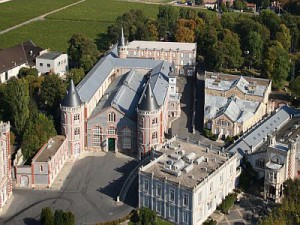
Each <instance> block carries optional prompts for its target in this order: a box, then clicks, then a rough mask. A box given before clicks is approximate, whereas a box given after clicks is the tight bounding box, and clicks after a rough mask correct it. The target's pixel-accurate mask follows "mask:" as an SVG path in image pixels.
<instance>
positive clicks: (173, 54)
mask: <svg viewBox="0 0 300 225" xmlns="http://www.w3.org/2000/svg"><path fill="white" fill-rule="evenodd" d="M122 34H123V33H122ZM122 41H123V42H122ZM121 43H122V47H121V48H122V50H123V51H121V52H122V54H121V55H120V57H121V56H122V57H123V56H125V55H126V57H128V58H150V59H155V60H165V61H167V62H169V63H171V64H172V63H173V64H174V67H175V70H176V73H177V74H180V75H187V76H193V75H194V72H195V66H196V50H197V44H196V43H183V42H160V41H131V42H129V43H128V44H126V45H125V41H124V39H123V40H122V39H121Z"/></svg>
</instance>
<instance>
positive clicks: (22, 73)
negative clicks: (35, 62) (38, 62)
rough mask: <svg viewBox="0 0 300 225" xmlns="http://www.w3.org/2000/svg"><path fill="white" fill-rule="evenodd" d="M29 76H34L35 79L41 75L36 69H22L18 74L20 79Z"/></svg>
mask: <svg viewBox="0 0 300 225" xmlns="http://www.w3.org/2000/svg"><path fill="white" fill-rule="evenodd" d="M28 75H32V76H34V77H38V75H39V72H38V70H37V69H36V68H26V67H22V68H21V69H20V70H19V74H18V77H19V78H22V77H26V76H28Z"/></svg>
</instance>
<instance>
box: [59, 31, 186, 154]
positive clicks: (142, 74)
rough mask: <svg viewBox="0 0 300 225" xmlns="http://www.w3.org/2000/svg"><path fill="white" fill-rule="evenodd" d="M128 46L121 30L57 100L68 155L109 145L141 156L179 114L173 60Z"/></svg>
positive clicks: (109, 148)
mask: <svg viewBox="0 0 300 225" xmlns="http://www.w3.org/2000/svg"><path fill="white" fill-rule="evenodd" d="M122 34H123V32H122ZM182 45H183V44H182ZM187 45H188V46H189V44H187ZM129 52H130V51H129V50H127V45H125V39H124V36H123V35H122V36H121V41H120V44H119V46H114V47H113V48H112V49H111V50H110V51H109V52H108V53H107V54H106V55H105V56H104V57H102V58H101V59H100V61H99V62H98V63H97V64H96V65H95V66H94V67H93V68H92V69H91V71H90V72H89V73H88V74H87V75H86V76H85V77H84V79H83V80H82V81H81V82H80V83H79V84H78V85H77V87H75V86H74V84H73V82H71V84H70V86H69V88H68V93H67V95H66V96H65V98H64V99H63V101H62V103H61V117H62V130H63V134H65V135H66V137H67V139H68V146H69V149H70V154H71V155H75V156H79V155H80V154H81V153H82V152H83V151H84V150H89V151H113V152H123V153H126V154H131V155H135V156H137V157H138V158H141V157H143V156H144V155H145V154H147V153H148V152H149V151H151V150H153V149H159V148H161V145H162V143H163V141H164V134H165V132H167V130H168V127H169V118H172V119H174V118H177V117H179V116H180V95H179V94H178V93H177V91H176V90H177V89H176V76H175V75H176V71H175V68H174V63H170V62H168V61H166V60H155V59H153V58H147V57H145V58H143V57H141V58H139V57H129Z"/></svg>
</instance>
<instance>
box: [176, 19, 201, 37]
mask: <svg viewBox="0 0 300 225" xmlns="http://www.w3.org/2000/svg"><path fill="white" fill-rule="evenodd" d="M195 27H196V23H195V21H194V20H185V19H179V20H178V21H177V25H176V31H175V40H176V41H177V42H194V41H195Z"/></svg>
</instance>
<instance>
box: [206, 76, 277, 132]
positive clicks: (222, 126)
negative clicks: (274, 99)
mask: <svg viewBox="0 0 300 225" xmlns="http://www.w3.org/2000/svg"><path fill="white" fill-rule="evenodd" d="M270 92H271V81H270V80H267V79H260V78H253V77H245V76H236V75H229V74H221V73H212V72H205V104H204V127H205V128H207V129H209V130H211V132H212V133H213V134H217V135H218V136H219V138H222V137H227V136H231V137H233V136H237V135H240V134H243V133H245V132H246V131H247V130H249V129H250V128H251V127H253V126H254V125H255V124H256V123H258V122H259V121H260V120H261V119H262V118H263V117H265V116H266V115H268V114H270V113H271V111H272V110H273V108H274V107H273V103H271V102H269V94H270Z"/></svg>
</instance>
